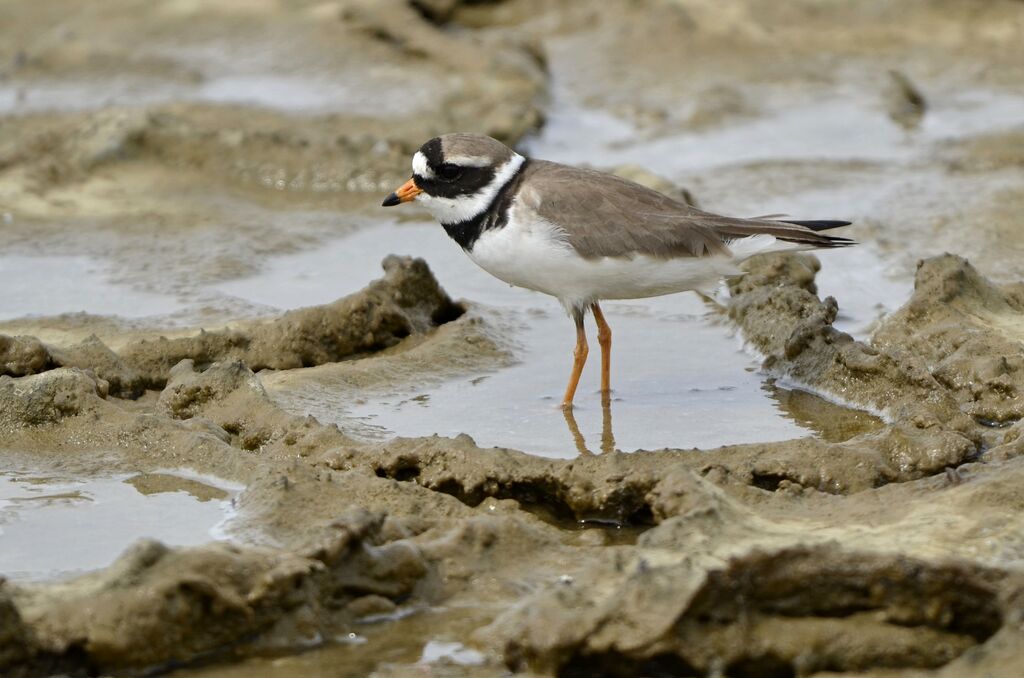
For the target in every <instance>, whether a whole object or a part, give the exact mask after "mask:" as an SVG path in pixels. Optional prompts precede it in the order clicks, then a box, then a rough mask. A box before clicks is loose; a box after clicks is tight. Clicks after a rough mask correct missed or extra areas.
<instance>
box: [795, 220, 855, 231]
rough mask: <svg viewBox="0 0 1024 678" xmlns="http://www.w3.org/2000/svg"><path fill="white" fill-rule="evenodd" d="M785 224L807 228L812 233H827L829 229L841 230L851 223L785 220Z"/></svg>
mask: <svg viewBox="0 0 1024 678" xmlns="http://www.w3.org/2000/svg"><path fill="white" fill-rule="evenodd" d="M786 223H787V224H793V225H795V226H803V227H804V228H809V229H811V230H812V231H827V230H829V229H830V228H841V227H843V226H849V225H850V224H851V223H853V222H852V221H838V220H829V219H826V220H817V221H789V220H786Z"/></svg>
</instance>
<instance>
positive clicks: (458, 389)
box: [217, 222, 877, 457]
mask: <svg viewBox="0 0 1024 678" xmlns="http://www.w3.org/2000/svg"><path fill="white" fill-rule="evenodd" d="M392 252H394V253H399V254H412V255H416V256H422V257H425V258H426V259H427V261H428V262H430V264H431V267H432V268H433V270H434V272H435V274H436V275H437V276H438V278H439V280H440V281H441V284H442V285H443V286H444V287H445V289H447V290H448V292H449V293H450V294H452V295H453V296H454V297H465V298H469V299H472V300H474V301H475V302H477V303H478V304H482V305H484V306H485V308H484V309H483V311H482V312H484V313H485V314H491V315H492V316H493V318H494V319H495V321H496V322H498V323H500V324H501V325H503V326H508V327H511V328H513V330H512V331H513V333H514V334H513V336H512V337H511V338H510V339H511V341H512V343H514V344H515V345H517V346H519V347H520V348H519V349H518V350H517V352H516V359H517V363H516V364H514V365H512V366H510V367H507V368H503V369H500V370H498V371H496V372H493V373H490V374H468V375H466V376H464V377H462V378H455V379H449V380H446V381H443V382H442V383H440V384H436V383H434V382H432V381H429V375H427V376H425V377H420V379H427V380H428V382H427V383H426V384H422V382H421V385H420V386H419V387H418V386H417V385H416V384H415V383H413V384H410V385H406V386H399V387H398V388H397V390H391V391H390V392H377V393H374V392H372V391H371V392H366V391H361V392H360V393H359V394H358V398H359V402H355V401H356V394H353V393H352V392H350V391H349V390H347V388H346V387H344V386H342V385H340V384H339V385H338V386H337V387H336V388H335V387H333V385H331V384H327V385H324V384H323V383H311V384H306V383H304V384H303V385H302V387H301V389H297V391H296V392H284V393H282V392H276V393H275V398H276V399H277V400H278V401H279V402H280V403H281V404H282V405H284V406H285V407H287V408H289V409H291V410H293V411H296V412H299V413H302V414H312V415H314V416H316V417H317V418H318V419H320V420H321V421H323V422H335V423H338V424H339V425H341V426H343V427H345V428H346V430H348V431H349V432H350V433H354V434H356V435H361V436H362V437H364V438H368V439H386V438H389V437H391V436H394V435H402V436H422V435H431V434H434V433H437V434H440V435H444V436H454V435H457V434H459V433H468V434H469V435H470V436H472V437H473V438H474V440H476V442H477V443H478V444H480V445H483V446H504V447H512V448H516V449H521V450H524V451H527V452H531V453H534V454H541V455H545V456H555V457H573V456H575V455H576V454H577V453H578V449H577V448H578V444H577V443H578V441H577V439H576V437H575V435H574V432H573V431H572V430H571V429H570V428H569V427H568V426H567V425H566V420H565V418H564V417H563V415H562V411H561V408H560V407H559V403H560V399H561V395H562V392H563V390H564V388H565V381H566V379H567V377H568V372H569V369H570V366H571V363H570V356H571V352H572V348H573V343H574V341H575V338H574V333H573V329H572V323H571V322H570V321H569V319H568V318H567V317H566V316H565V314H564V312H563V311H562V309H561V307H560V306H559V305H558V303H557V302H556V301H555V300H554V299H553V298H550V297H547V296H545V295H541V294H537V293H534V292H530V291H527V290H521V289H517V288H512V287H509V286H507V285H505V284H503V283H501V282H500V281H498V280H496V279H494V278H492V277H491V276H490V275H488V274H487V273H485V272H484V271H482V270H480V269H479V268H477V266H476V265H475V264H473V263H472V262H471V261H470V260H469V259H468V258H467V257H466V256H465V254H463V252H462V251H461V249H459V247H458V246H457V245H455V244H454V243H453V242H451V240H449V238H448V237H447V236H446V235H445V233H444V231H443V230H442V229H441V228H440V227H439V226H437V225H436V224H433V223H422V222H416V223H405V224H396V223H391V224H387V225H382V226H378V227H375V228H370V229H366V230H363V231H360V232H357V233H355V234H353V235H351V236H349V237H346V238H344V239H342V240H338V241H335V242H333V243H329V244H327V245H325V246H324V247H321V248H319V249H317V250H312V251H308V252H303V253H299V254H295V255H289V256H282V257H278V258H276V259H274V260H272V261H271V263H270V264H269V265H268V267H267V269H266V271H265V272H264V273H262V274H260V275H258V276H255V277H253V278H248V279H242V280H235V281H231V282H228V283H223V284H220V285H218V286H217V289H218V290H219V291H221V292H223V293H225V294H230V295H234V296H239V297H241V298H243V299H245V300H247V301H249V302H253V303H257V304H262V305H268V306H275V307H277V308H282V309H284V308H292V307H295V306H299V305H308V304H316V303H323V302H327V301H330V300H333V299H335V298H337V297H338V296H340V295H341V294H345V293H348V292H351V291H354V290H356V289H358V288H359V287H361V286H362V285H363V284H365V281H366V280H369V279H371V278H373V277H376V276H378V275H379V272H380V268H379V262H380V260H381V258H382V257H384V256H385V255H386V254H388V253H392ZM867 292H869V293H873V291H871V290H867ZM844 296H845V295H844ZM870 298H871V299H876V298H877V297H870ZM872 303H874V302H872ZM865 306H866V304H865ZM603 308H604V309H605V313H606V315H607V317H608V320H609V323H611V325H612V328H613V332H614V337H615V339H614V341H615V351H614V353H613V364H612V379H613V381H612V383H613V386H614V388H615V393H614V400H613V402H612V404H611V411H610V415H611V421H610V422H609V421H608V419H607V417H606V415H605V412H603V411H602V407H601V405H600V396H599V394H598V393H597V389H598V367H599V360H598V349H597V346H596V340H595V341H594V342H593V343H594V344H595V346H594V350H593V351H592V355H591V360H590V361H589V362H588V364H587V368H586V370H585V371H584V374H583V381H582V382H581V386H580V392H579V393H578V395H577V400H576V402H577V408H576V410H575V412H574V417H575V421H576V424H577V426H578V430H579V433H580V435H581V436H582V437H583V439H584V441H585V445H586V447H587V448H588V449H590V450H591V451H594V452H599V451H600V450H601V449H602V447H603V445H602V437H603V434H604V432H605V430H606V429H607V428H609V425H610V428H611V430H612V433H613V435H614V440H615V442H614V447H615V448H616V449H620V450H623V451H633V450H638V449H659V448H663V447H684V448H685V447H702V448H707V447H715V446H719V445H726V444H733V443H743V442H766V441H774V440H785V439H788V438H793V437H799V436H803V435H806V434H807V432H808V429H807V428H805V427H804V426H803V425H802V424H800V423H798V421H800V420H797V419H793V418H791V417H790V416H788V415H787V414H785V413H784V412H782V411H780V410H779V408H778V406H777V401H776V400H775V399H774V398H773V397H772V395H771V393H769V392H766V391H765V390H764V389H763V388H762V385H763V383H764V377H763V375H761V374H760V373H759V372H758V365H759V361H758V359H757V358H755V357H754V356H752V355H750V354H748V353H746V352H744V351H743V349H742V343H741V341H740V339H739V338H738V337H737V336H735V335H734V333H733V330H732V329H731V328H730V327H729V326H728V325H727V324H725V323H723V322H722V321H721V319H720V317H719V316H718V315H717V314H715V313H713V312H711V311H710V310H709V308H708V307H707V306H706V305H705V304H704V303H703V302H701V301H700V300H699V299H698V298H697V297H696V296H695V295H692V294H682V295H672V296H667V297H658V298H654V299H643V300H635V301H631V302H620V303H607V304H605V305H604V306H603ZM873 312H874V311H873V310H872V313H873ZM873 317H874V316H873V315H871V316H869V317H861V316H857V315H856V310H855V311H854V315H851V316H850V317H849V322H850V323H852V324H856V325H866V324H867V323H868V322H869V320H870V319H871V318H873ZM590 333H591V337H592V338H593V337H594V331H593V328H592V327H591V328H590ZM299 391H301V392H299ZM811 430H813V428H812V429H811Z"/></svg>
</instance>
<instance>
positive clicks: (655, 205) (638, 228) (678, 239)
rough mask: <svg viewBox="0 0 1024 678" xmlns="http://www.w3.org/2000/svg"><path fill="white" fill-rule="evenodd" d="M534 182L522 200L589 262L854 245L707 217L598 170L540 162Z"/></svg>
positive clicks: (803, 231)
mask: <svg viewBox="0 0 1024 678" xmlns="http://www.w3.org/2000/svg"><path fill="white" fill-rule="evenodd" d="M530 174H531V176H530V177H529V178H528V179H527V182H528V183H529V184H530V185H531V187H532V188H534V189H535V190H528V191H523V193H522V195H521V199H523V200H524V201H525V202H526V204H527V205H528V206H529V207H530V208H532V209H533V210H535V211H536V212H537V213H538V214H539V215H540V216H541V217H542V218H544V219H545V220H547V221H548V222H550V223H552V224H555V225H557V226H558V227H560V228H561V229H562V230H563V231H564V234H565V238H566V240H567V242H568V243H569V244H570V245H571V246H572V247H573V248H574V249H575V250H576V251H577V252H579V253H580V254H581V255H582V256H583V257H585V258H588V259H594V258H599V257H633V256H636V255H648V256H653V257H657V258H664V259H671V258H677V257H703V256H709V255H715V254H723V255H728V254H729V253H730V252H729V243H730V242H731V241H732V240H735V239H738V238H745V237H750V236H754V235H762V234H765V235H772V236H775V237H776V238H779V239H781V240H785V241H787V242H793V243H798V244H804V245H807V246H809V247H836V246H841V245H844V244H852V241H849V240H847V239H845V238H836V237H833V236H828V235H824V234H821V233H817V232H815V231H813V230H811V229H810V228H807V227H805V226H801V225H799V224H793V223H787V222H782V221H772V220H770V219H766V218H763V217H762V218H757V219H740V218H736V217H725V216H720V215H717V214H711V213H709V212H704V211H703V210H699V209H697V208H696V207H692V206H690V205H687V204H686V203H683V202H680V201H677V200H673V199H672V198H669V197H668V196H666V195H663V194H661V193H658V192H657V191H654V190H652V189H649V188H646V187H645V186H641V185H640V184H636V183H634V182H632V181H628V180H626V179H622V178H620V177H616V176H614V175H611V174H605V173H603V172H596V171H594V170H587V169H581V168H577V167H569V166H567V165H561V164H558V163H553V162H548V161H544V160H533V161H531V166H530Z"/></svg>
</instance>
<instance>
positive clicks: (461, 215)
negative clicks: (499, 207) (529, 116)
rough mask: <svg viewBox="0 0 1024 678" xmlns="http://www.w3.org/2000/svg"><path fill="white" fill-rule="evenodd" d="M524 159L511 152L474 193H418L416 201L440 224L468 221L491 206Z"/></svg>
mask: <svg viewBox="0 0 1024 678" xmlns="http://www.w3.org/2000/svg"><path fill="white" fill-rule="evenodd" d="M525 160H526V158H524V157H523V156H521V155H519V154H518V153H513V154H512V157H511V158H509V159H508V160H507V161H506V162H505V164H504V165H502V166H501V167H499V168H498V171H497V172H496V173H495V175H494V178H493V179H491V182H490V183H489V184H487V185H486V186H484V187H483V188H481V189H480V190H479V191H477V192H476V193H473V194H470V195H460V196H459V197H457V198H440V197H436V196H430V195H427V194H426V193H420V194H419V195H418V196H417V197H416V201H417V202H419V203H421V204H422V205H423V206H424V207H426V208H427V209H428V210H429V211H430V213H431V214H432V215H433V216H434V218H435V219H437V220H438V221H439V222H441V223H442V224H458V223H461V222H463V221H468V220H470V219H472V218H473V217H475V216H477V215H479V214H481V213H482V212H484V211H485V210H486V209H487V208H488V207H490V206H491V203H492V202H493V201H494V198H495V196H497V195H498V191H500V190H501V188H502V186H504V185H505V184H507V183H508V182H509V181H510V180H511V179H512V177H514V176H515V175H516V172H518V171H519V168H520V167H522V165H523V162H524V161H525Z"/></svg>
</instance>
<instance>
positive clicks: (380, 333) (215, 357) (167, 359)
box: [0, 256, 464, 397]
mask: <svg viewBox="0 0 1024 678" xmlns="http://www.w3.org/2000/svg"><path fill="white" fill-rule="evenodd" d="M383 267H384V272H385V275H384V277H383V278H381V279H380V280H378V281H376V282H374V283H372V284H370V285H369V286H368V287H366V288H365V289H363V290H361V291H360V292H357V293H355V294H353V295H350V296H348V297H344V298H342V299H339V300H338V301H336V302H333V303H331V304H326V305H323V306H311V307H308V308H302V309H298V310H295V311H290V312H288V313H285V314H284V315H283V316H281V317H279V318H275V319H273V320H270V321H264V322H251V323H241V324H239V326H238V327H237V328H234V329H226V330H216V331H210V332H206V331H200V333H199V334H197V335H193V336H186V337H176V338H173V339H167V338H165V337H161V338H160V339H140V340H136V341H133V342H130V343H128V344H127V345H126V346H125V347H124V348H122V349H121V351H120V352H119V353H114V352H113V351H112V350H110V349H109V348H108V347H107V346H106V345H104V344H103V342H101V341H100V340H99V339H98V338H96V337H95V336H93V337H90V338H88V339H86V340H85V341H83V342H81V343H79V344H75V345H72V346H69V347H66V348H48V347H46V346H44V345H43V344H42V343H41V342H39V341H38V340H37V339H35V338H33V337H5V336H3V335H0V350H3V351H4V353H3V360H4V363H3V364H4V372H3V373H4V374H9V375H13V376H21V375H24V374H31V373H36V372H43V371H46V370H49V369H53V368H54V367H59V366H63V367H76V368H81V369H87V370H91V371H92V372H93V373H95V374H96V376H98V377H99V378H100V379H102V380H104V381H105V382H106V387H105V388H106V389H107V390H108V391H109V392H110V393H111V394H113V395H116V396H120V397H135V396H138V395H140V394H141V392H142V391H143V390H145V389H146V388H162V387H163V386H164V384H166V382H167V379H168V375H169V374H170V373H171V369H172V368H173V367H174V366H175V365H177V364H178V363H179V362H181V361H182V360H191V361H192V362H193V363H195V364H197V365H198V366H199V367H200V368H205V367H207V366H209V365H210V364H212V363H214V362H218V361H224V360H239V361H242V362H244V363H245V364H246V365H248V366H249V368H250V369H252V370H261V369H275V370H286V369H294V368H297V367H310V366H313V365H321V364H323V363H328V362H336V361H339V360H342V359H344V358H348V357H350V356H353V355H359V354H365V353H371V352H374V351H379V350H382V349H384V348H388V347H390V346H394V345H395V344H397V343H398V342H399V341H401V340H402V339H405V338H406V337H409V336H411V335H415V334H423V333H425V332H428V331H430V330H432V329H433V328H434V327H436V326H438V325H441V324H444V323H446V322H450V321H452V320H454V319H456V318H458V317H459V316H460V315H462V313H463V311H464V309H463V308H462V307H461V306H460V305H458V304H456V303H455V302H453V301H452V300H451V299H450V298H449V297H448V295H447V294H446V293H445V292H444V290H442V289H441V287H440V286H439V285H438V283H437V280H436V279H435V278H434V276H433V274H432V273H431V272H430V269H429V268H428V267H427V264H426V263H425V262H424V261H423V260H422V259H411V258H408V257H405V258H402V257H395V256H392V257H388V258H387V259H385V260H384V262H383Z"/></svg>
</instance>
